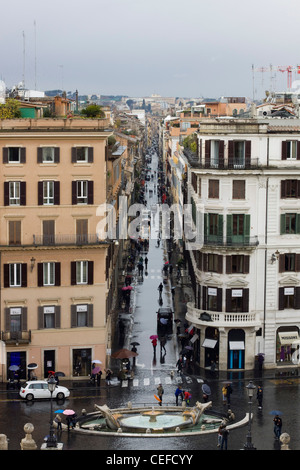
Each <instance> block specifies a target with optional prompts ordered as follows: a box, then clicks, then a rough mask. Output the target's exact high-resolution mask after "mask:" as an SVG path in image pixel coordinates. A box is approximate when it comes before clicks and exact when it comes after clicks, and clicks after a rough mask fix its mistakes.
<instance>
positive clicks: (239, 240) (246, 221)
mask: <svg viewBox="0 0 300 470" xmlns="http://www.w3.org/2000/svg"><path fill="white" fill-rule="evenodd" d="M249 241H250V215H249V214H228V215H227V244H229V245H231V244H242V245H248V244H249Z"/></svg>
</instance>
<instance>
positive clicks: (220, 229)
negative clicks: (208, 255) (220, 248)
mask: <svg viewBox="0 0 300 470" xmlns="http://www.w3.org/2000/svg"><path fill="white" fill-rule="evenodd" d="M218 238H219V240H221V241H222V240H223V214H219V215H218Z"/></svg>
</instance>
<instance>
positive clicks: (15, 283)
mask: <svg viewBox="0 0 300 470" xmlns="http://www.w3.org/2000/svg"><path fill="white" fill-rule="evenodd" d="M21 278H22V264H21V263H16V264H10V265H9V287H21Z"/></svg>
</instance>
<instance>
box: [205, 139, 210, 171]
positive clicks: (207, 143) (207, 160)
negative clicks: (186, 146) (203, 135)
mask: <svg viewBox="0 0 300 470" xmlns="http://www.w3.org/2000/svg"><path fill="white" fill-rule="evenodd" d="M210 149H211V141H210V140H206V141H205V168H209V167H210Z"/></svg>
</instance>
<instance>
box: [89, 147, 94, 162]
mask: <svg viewBox="0 0 300 470" xmlns="http://www.w3.org/2000/svg"><path fill="white" fill-rule="evenodd" d="M93 161H94V148H93V147H88V162H89V163H93Z"/></svg>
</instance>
